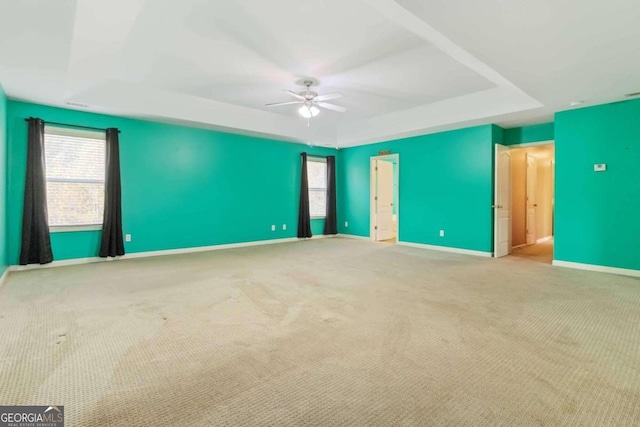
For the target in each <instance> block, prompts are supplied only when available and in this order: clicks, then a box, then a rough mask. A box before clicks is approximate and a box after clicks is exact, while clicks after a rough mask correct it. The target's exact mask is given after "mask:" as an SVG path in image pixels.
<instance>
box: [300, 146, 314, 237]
mask: <svg viewBox="0 0 640 427" xmlns="http://www.w3.org/2000/svg"><path fill="white" fill-rule="evenodd" d="M300 156H301V157H302V168H300V169H301V170H300V206H299V208H298V237H299V238H305V237H311V236H312V234H311V215H310V214H309V179H308V178H307V153H302V154H301V155H300Z"/></svg>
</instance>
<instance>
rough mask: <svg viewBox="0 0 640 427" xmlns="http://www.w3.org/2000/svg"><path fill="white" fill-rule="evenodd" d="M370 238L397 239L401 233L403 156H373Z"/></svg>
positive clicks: (384, 240) (377, 240) (379, 240)
mask: <svg viewBox="0 0 640 427" xmlns="http://www.w3.org/2000/svg"><path fill="white" fill-rule="evenodd" d="M370 171H371V186H370V188H371V195H370V207H371V209H370V212H371V214H370V238H371V240H374V241H376V242H386V243H396V242H397V240H398V235H399V223H400V221H399V218H400V204H399V199H400V198H399V185H398V183H399V177H400V156H399V155H398V154H389V155H385V156H374V157H371V163H370Z"/></svg>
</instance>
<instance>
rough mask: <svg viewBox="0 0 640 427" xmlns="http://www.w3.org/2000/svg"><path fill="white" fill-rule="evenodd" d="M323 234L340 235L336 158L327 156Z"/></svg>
mask: <svg viewBox="0 0 640 427" xmlns="http://www.w3.org/2000/svg"><path fill="white" fill-rule="evenodd" d="M322 234H338V218H337V214H336V157H335V156H327V215H326V217H325V219H324V231H323V233H322Z"/></svg>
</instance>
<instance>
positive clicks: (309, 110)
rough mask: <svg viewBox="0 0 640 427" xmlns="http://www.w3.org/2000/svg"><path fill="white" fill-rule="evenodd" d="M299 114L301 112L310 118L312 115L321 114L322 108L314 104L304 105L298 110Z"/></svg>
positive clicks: (306, 117)
mask: <svg viewBox="0 0 640 427" xmlns="http://www.w3.org/2000/svg"><path fill="white" fill-rule="evenodd" d="M298 114H300V115H301V116H302V117H304V118H305V119H310V118H311V117H315V116H317V115H318V114H320V110H319V109H317V108H316V107H314V106H308V105H303V106H302V107H300V109H299V110H298Z"/></svg>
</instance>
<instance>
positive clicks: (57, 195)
mask: <svg viewBox="0 0 640 427" xmlns="http://www.w3.org/2000/svg"><path fill="white" fill-rule="evenodd" d="M44 147H45V163H46V165H45V167H46V181H47V209H48V214H49V226H51V227H56V226H77V225H99V224H102V215H103V209H104V177H105V135H104V134H102V133H100V132H89V131H82V130H75V129H67V128H57V127H51V126H46V127H45V136H44Z"/></svg>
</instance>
